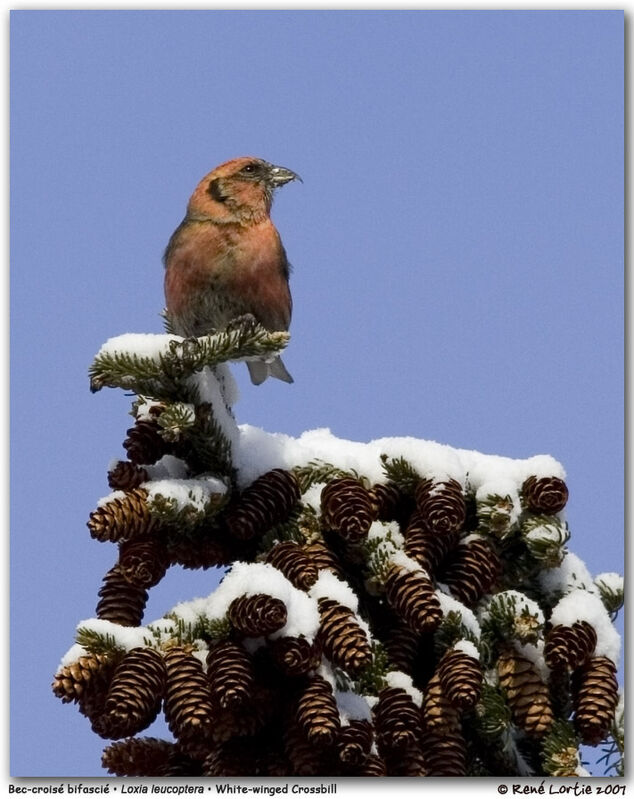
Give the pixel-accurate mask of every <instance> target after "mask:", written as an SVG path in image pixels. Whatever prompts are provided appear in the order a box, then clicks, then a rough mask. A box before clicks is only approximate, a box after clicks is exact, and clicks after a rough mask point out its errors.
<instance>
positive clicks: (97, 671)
mask: <svg viewBox="0 0 634 799" xmlns="http://www.w3.org/2000/svg"><path fill="white" fill-rule="evenodd" d="M112 661H113V656H112V655H110V654H88V655H82V656H81V657H80V658H78V659H77V660H76V661H75V662H74V663H69V664H68V666H64V667H62V668H61V669H60V670H59V671H58V672H57V674H56V675H55V678H54V682H53V685H52V688H53V693H54V694H55V696H56V697H58V699H61V700H62V702H78V701H80V700H81V697H82V696H83V695H84V694H85V693H86V691H87V689H89V687H90V686H94V685H95V684H97V683H100V684H101V689H102V691H104V693H105V691H107V688H108V685H109V683H110V680H111V679H112V674H113V671H114V668H113V664H112ZM104 677H105V679H104Z"/></svg>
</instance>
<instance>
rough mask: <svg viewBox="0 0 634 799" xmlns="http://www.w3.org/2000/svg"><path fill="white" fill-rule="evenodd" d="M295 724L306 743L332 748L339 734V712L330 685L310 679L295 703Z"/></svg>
mask: <svg viewBox="0 0 634 799" xmlns="http://www.w3.org/2000/svg"><path fill="white" fill-rule="evenodd" d="M296 718H297V723H298V724H299V726H300V728H301V729H302V730H303V731H304V734H305V736H306V738H307V739H308V741H309V742H310V743H311V744H313V745H314V746H316V747H318V748H320V749H324V748H328V747H330V746H333V744H334V743H335V741H336V740H337V735H338V734H339V727H340V722H339V710H338V708H337V703H336V701H335V697H334V694H333V691H332V686H331V685H330V683H329V682H328V681H327V680H325V679H324V678H323V677H320V676H319V675H315V676H314V677H311V678H310V680H309V681H308V683H307V684H306V687H305V689H304V690H303V692H302V694H301V696H300V698H299V701H298V703H297V715H296Z"/></svg>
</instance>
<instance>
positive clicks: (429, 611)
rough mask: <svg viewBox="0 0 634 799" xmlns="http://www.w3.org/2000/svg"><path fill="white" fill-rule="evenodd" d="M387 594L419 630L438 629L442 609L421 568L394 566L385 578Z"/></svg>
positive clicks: (403, 617) (403, 616)
mask: <svg viewBox="0 0 634 799" xmlns="http://www.w3.org/2000/svg"><path fill="white" fill-rule="evenodd" d="M385 598H386V599H387V602H388V604H389V605H390V607H391V608H392V609H393V610H394V612H395V613H397V614H398V616H400V617H401V618H402V619H403V621H405V622H406V623H407V624H408V625H409V626H410V627H411V629H412V630H414V631H415V632H418V633H423V632H427V631H429V630H435V629H436V627H438V625H439V624H440V621H441V619H442V609H441V607H440V602H439V601H438V597H437V596H436V594H435V593H434V587H433V585H432V584H431V582H430V581H429V579H428V578H427V577H426V575H425V573H424V572H422V571H406V570H405V569H403V568H401V567H399V566H393V567H392V568H391V569H390V571H389V573H388V576H387V579H386V581H385Z"/></svg>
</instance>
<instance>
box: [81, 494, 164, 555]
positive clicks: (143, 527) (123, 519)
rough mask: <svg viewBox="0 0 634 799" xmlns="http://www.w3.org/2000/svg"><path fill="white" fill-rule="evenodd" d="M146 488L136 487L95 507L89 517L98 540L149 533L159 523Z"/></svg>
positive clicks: (90, 526) (91, 533)
mask: <svg viewBox="0 0 634 799" xmlns="http://www.w3.org/2000/svg"><path fill="white" fill-rule="evenodd" d="M147 498H148V493H147V491H146V490H145V489H144V488H133V489H132V491H126V492H125V495H124V496H122V497H116V498H115V499H111V500H110V501H109V502H106V503H104V504H103V505H101V506H100V507H98V508H97V509H96V510H94V511H93V512H92V513H91V514H90V517H89V519H88V522H87V524H88V529H89V530H90V535H91V536H92V537H93V538H96V539H97V540H98V541H115V542H117V541H120V540H121V539H124V538H125V539H128V538H140V537H141V536H147V535H149V534H150V533H151V532H152V530H154V528H155V527H156V526H157V522H156V520H155V519H154V518H153V517H152V514H151V513H150V509H149V507H148V504H147Z"/></svg>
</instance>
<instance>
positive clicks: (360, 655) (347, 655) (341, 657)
mask: <svg viewBox="0 0 634 799" xmlns="http://www.w3.org/2000/svg"><path fill="white" fill-rule="evenodd" d="M318 605H319V615H320V622H319V641H320V643H321V646H322V649H323V651H324V653H325V655H326V657H327V658H328V659H329V660H330V661H331V662H332V663H334V664H335V665H336V666H339V667H340V668H342V669H344V671H347V672H348V674H350V675H351V676H355V675H358V673H359V672H360V671H361V670H362V669H364V668H365V667H366V666H368V665H369V664H370V663H371V661H372V650H371V649H370V644H369V642H368V637H367V635H366V634H365V631H364V630H363V629H362V628H361V627H360V626H359V623H358V622H357V620H356V618H355V615H354V613H353V612H352V611H351V610H350V608H347V607H345V606H344V605H341V604H340V603H339V602H335V601H334V600H333V599H320V600H319V603H318Z"/></svg>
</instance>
